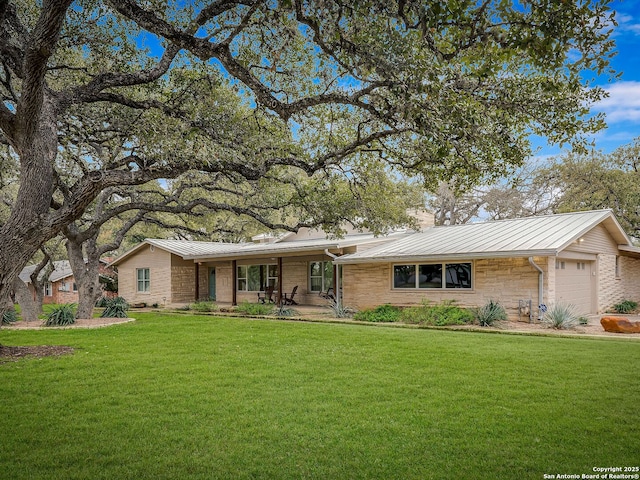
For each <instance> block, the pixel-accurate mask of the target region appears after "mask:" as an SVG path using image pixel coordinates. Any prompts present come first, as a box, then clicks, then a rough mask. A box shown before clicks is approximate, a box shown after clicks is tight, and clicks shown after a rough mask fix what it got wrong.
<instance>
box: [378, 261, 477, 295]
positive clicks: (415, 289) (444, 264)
mask: <svg viewBox="0 0 640 480" xmlns="http://www.w3.org/2000/svg"><path fill="white" fill-rule="evenodd" d="M452 264H469V266H470V273H471V278H470V282H471V286H470V287H469V288H452V287H447V281H446V280H447V275H446V271H447V265H452ZM407 265H410V266H413V267H414V268H415V271H416V272H417V271H418V270H419V269H420V266H421V265H440V266H441V269H442V272H445V273H444V275H442V286H441V287H435V288H424V287H423V288H420V286H419V277H420V276H419V275H415V277H416V283H415V286H414V287H406V288H402V287H396V286H395V267H397V266H407ZM391 290H392V291H394V292H414V293H415V292H422V293H426V292H443V291H447V292H461V293H462V292H474V291H475V262H473V261H471V260H467V261H446V260H445V261H442V262H416V263H393V264H391Z"/></svg>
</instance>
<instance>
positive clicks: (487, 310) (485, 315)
mask: <svg viewBox="0 0 640 480" xmlns="http://www.w3.org/2000/svg"><path fill="white" fill-rule="evenodd" d="M475 315H476V320H477V321H478V323H479V324H480V325H481V326H483V327H490V326H491V325H493V324H494V323H495V322H497V321H500V320H506V319H507V312H506V310H505V309H504V307H503V306H502V305H500V304H499V303H498V302H496V301H494V300H489V301H488V302H487V303H485V304H484V305H483V306H481V307H478V308H476V309H475Z"/></svg>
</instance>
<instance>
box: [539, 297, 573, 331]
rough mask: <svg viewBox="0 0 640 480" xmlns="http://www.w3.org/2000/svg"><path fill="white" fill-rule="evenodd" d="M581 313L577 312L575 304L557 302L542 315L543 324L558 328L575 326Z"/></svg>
mask: <svg viewBox="0 0 640 480" xmlns="http://www.w3.org/2000/svg"><path fill="white" fill-rule="evenodd" d="M579 319H580V315H578V314H577V313H576V310H575V306H573V305H567V304H564V303H556V304H555V305H553V306H552V307H551V308H549V309H548V310H547V312H546V313H545V314H544V316H543V317H542V324H543V325H545V326H547V327H549V328H555V329H558V330H565V329H569V328H574V327H575V326H576V325H578V323H579Z"/></svg>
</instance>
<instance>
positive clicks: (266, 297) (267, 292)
mask: <svg viewBox="0 0 640 480" xmlns="http://www.w3.org/2000/svg"><path fill="white" fill-rule="evenodd" d="M274 290H275V288H274V287H267V288H265V289H264V293H263V292H258V302H260V303H265V304H266V303H275V302H274V300H273V291H274Z"/></svg>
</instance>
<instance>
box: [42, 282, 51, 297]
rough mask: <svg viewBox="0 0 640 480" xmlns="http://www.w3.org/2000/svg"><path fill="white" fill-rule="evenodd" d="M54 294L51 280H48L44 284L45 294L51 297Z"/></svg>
mask: <svg viewBox="0 0 640 480" xmlns="http://www.w3.org/2000/svg"><path fill="white" fill-rule="evenodd" d="M51 294H52V292H51V282H47V283H45V284H44V296H45V297H50V296H51Z"/></svg>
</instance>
